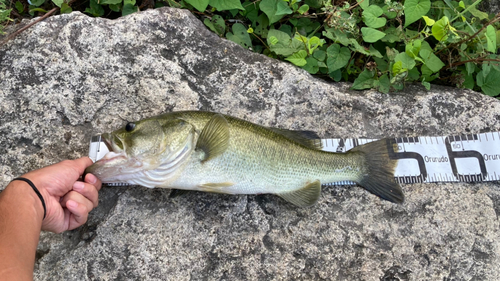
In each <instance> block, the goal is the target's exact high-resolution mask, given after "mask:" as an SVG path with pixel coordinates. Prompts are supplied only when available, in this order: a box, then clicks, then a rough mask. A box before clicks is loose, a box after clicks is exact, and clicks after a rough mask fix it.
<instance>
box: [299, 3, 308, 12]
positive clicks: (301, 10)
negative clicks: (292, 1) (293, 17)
mask: <svg viewBox="0 0 500 281" xmlns="http://www.w3.org/2000/svg"><path fill="white" fill-rule="evenodd" d="M307 11H309V5H307V4H304V5H302V6H300V8H299V9H298V10H297V12H299V14H301V15H303V14H304V13H306V12H307Z"/></svg>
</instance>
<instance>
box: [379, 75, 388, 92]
mask: <svg viewBox="0 0 500 281" xmlns="http://www.w3.org/2000/svg"><path fill="white" fill-rule="evenodd" d="M378 82H379V88H378V90H379V91H380V92H382V93H384V94H387V93H389V90H390V89H391V81H390V80H389V77H388V76H387V74H384V75H382V76H380V78H379V79H378Z"/></svg>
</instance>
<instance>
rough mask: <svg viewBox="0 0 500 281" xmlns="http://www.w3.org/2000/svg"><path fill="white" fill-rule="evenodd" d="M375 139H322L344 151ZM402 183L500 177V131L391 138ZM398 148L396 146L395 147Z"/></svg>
mask: <svg viewBox="0 0 500 281" xmlns="http://www.w3.org/2000/svg"><path fill="white" fill-rule="evenodd" d="M374 140H375V139H323V140H322V142H323V150H325V151H331V152H345V151H348V150H349V149H351V148H353V147H355V146H358V145H361V144H365V143H368V142H371V141H374ZM387 141H388V146H387V147H388V149H389V156H390V157H391V158H392V159H398V160H399V161H398V166H397V167H396V172H395V174H394V177H395V179H396V181H397V182H399V183H420V182H482V181H497V180H500V133H499V132H495V133H484V134H469V135H462V136H450V137H411V138H396V139H388V140H387ZM394 148H396V149H394Z"/></svg>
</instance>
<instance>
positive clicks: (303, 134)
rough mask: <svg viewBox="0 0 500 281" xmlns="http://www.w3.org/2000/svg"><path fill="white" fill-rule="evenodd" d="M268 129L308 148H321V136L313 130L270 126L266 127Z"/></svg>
mask: <svg viewBox="0 0 500 281" xmlns="http://www.w3.org/2000/svg"><path fill="white" fill-rule="evenodd" d="M268 129H269V130H271V131H273V132H275V133H277V134H280V135H282V136H284V137H286V138H287V139H289V140H292V141H295V142H298V143H300V144H302V145H303V146H306V147H308V148H311V149H317V150H321V149H323V144H322V143H321V138H320V137H319V136H318V135H317V134H316V133H315V132H313V131H293V130H287V129H278V128H270V127H268Z"/></svg>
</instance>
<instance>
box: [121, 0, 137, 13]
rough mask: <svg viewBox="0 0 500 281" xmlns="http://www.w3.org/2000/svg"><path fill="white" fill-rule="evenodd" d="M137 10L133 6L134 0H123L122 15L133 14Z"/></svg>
mask: <svg viewBox="0 0 500 281" xmlns="http://www.w3.org/2000/svg"><path fill="white" fill-rule="evenodd" d="M138 10H139V8H137V6H135V0H123V10H122V16H126V15H130V14H133V13H135V12H137V11H138Z"/></svg>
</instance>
